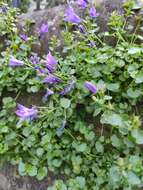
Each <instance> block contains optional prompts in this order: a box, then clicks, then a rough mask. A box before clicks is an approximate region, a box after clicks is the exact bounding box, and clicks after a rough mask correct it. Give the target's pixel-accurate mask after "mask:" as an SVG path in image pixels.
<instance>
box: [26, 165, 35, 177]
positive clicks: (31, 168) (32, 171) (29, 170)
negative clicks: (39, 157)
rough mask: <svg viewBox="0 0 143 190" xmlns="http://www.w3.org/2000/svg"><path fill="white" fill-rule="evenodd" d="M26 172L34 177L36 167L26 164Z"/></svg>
mask: <svg viewBox="0 0 143 190" xmlns="http://www.w3.org/2000/svg"><path fill="white" fill-rule="evenodd" d="M26 172H27V173H28V175H29V176H31V177H34V176H36V175H37V167H36V166H32V165H30V164H28V165H27V166H26Z"/></svg>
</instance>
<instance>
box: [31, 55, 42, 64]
mask: <svg viewBox="0 0 143 190" xmlns="http://www.w3.org/2000/svg"><path fill="white" fill-rule="evenodd" d="M30 61H31V62H32V63H33V65H36V64H38V63H39V61H40V58H39V57H38V55H37V54H35V55H32V56H31V57H30Z"/></svg>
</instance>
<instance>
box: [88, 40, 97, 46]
mask: <svg viewBox="0 0 143 190" xmlns="http://www.w3.org/2000/svg"><path fill="white" fill-rule="evenodd" d="M88 45H89V47H95V46H96V43H95V42H94V41H91V42H90V43H89V44H88Z"/></svg>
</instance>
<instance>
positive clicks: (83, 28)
mask: <svg viewBox="0 0 143 190" xmlns="http://www.w3.org/2000/svg"><path fill="white" fill-rule="evenodd" d="M78 28H79V31H80V32H81V33H82V34H86V29H85V27H84V26H83V25H79V26H78Z"/></svg>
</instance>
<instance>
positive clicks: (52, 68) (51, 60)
mask: <svg viewBox="0 0 143 190" xmlns="http://www.w3.org/2000/svg"><path fill="white" fill-rule="evenodd" d="M57 63H58V62H57V60H56V59H55V58H54V57H53V56H52V54H51V52H49V53H48V55H47V59H46V66H47V68H48V70H49V72H51V73H52V72H54V71H55V66H56V65H57Z"/></svg>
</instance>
